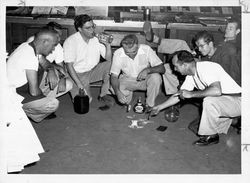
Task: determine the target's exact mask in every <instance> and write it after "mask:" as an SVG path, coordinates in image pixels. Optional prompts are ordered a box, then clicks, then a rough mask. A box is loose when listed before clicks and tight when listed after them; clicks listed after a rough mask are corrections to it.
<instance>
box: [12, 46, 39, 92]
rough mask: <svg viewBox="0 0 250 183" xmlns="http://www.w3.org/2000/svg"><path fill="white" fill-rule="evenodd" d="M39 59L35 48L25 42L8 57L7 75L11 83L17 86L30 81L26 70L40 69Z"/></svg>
mask: <svg viewBox="0 0 250 183" xmlns="http://www.w3.org/2000/svg"><path fill="white" fill-rule="evenodd" d="M38 67H39V60H38V57H37V56H36V55H35V51H34V49H33V48H32V47H31V46H30V45H29V43H27V42H25V43H23V44H21V45H20V46H19V47H18V48H17V49H16V50H15V51H14V52H13V53H12V54H11V55H10V56H9V58H8V61H7V77H8V80H9V83H10V85H13V86H14V87H15V88H18V87H20V86H23V85H24V84H26V83H27V82H28V80H27V77H26V72H25V70H35V71H38Z"/></svg>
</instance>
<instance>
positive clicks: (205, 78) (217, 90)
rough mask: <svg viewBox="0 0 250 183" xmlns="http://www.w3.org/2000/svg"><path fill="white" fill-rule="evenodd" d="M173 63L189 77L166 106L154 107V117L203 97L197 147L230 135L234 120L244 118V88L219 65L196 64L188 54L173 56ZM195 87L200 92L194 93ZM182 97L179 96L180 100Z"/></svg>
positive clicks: (179, 53)
mask: <svg viewBox="0 0 250 183" xmlns="http://www.w3.org/2000/svg"><path fill="white" fill-rule="evenodd" d="M173 55H174V56H173V59H172V63H173V65H174V68H175V70H176V71H178V72H180V73H181V74H182V75H186V79H185V81H184V83H183V84H182V86H181V89H180V91H178V92H177V93H176V94H174V95H172V96H171V97H170V98H169V99H168V100H167V101H165V102H164V103H162V104H160V105H157V106H155V107H153V109H152V111H151V114H152V115H157V114H158V113H159V112H160V111H161V110H162V109H164V108H167V107H169V106H172V105H174V104H176V103H178V102H179V101H180V99H186V98H204V100H203V109H202V116H201V120H200V126H199V130H198V136H199V137H200V138H199V140H197V141H195V142H194V143H193V144H194V145H199V146H205V145H211V144H217V143H218V142H219V135H218V134H219V133H225V134H226V133H227V131H228V129H229V127H230V125H231V123H232V118H234V117H237V116H240V115H241V87H240V86H239V85H238V84H237V83H236V82H235V81H234V80H233V79H232V78H231V77H230V76H229V75H228V74H227V73H226V72H225V70H224V69H223V68H222V67H221V66H220V65H219V64H217V63H213V62H208V61H204V62H196V61H195V59H194V58H193V56H192V54H190V53H189V52H187V51H183V50H182V51H177V52H175V53H174V54H173ZM194 88H197V89H198V90H196V91H193V89H194ZM178 96H179V97H178Z"/></svg>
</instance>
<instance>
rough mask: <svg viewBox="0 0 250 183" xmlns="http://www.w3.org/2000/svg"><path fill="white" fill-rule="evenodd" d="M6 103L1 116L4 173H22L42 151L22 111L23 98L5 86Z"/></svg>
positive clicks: (38, 158)
mask: <svg viewBox="0 0 250 183" xmlns="http://www.w3.org/2000/svg"><path fill="white" fill-rule="evenodd" d="M2 89H3V90H6V92H5V94H6V96H5V97H6V101H8V102H6V103H5V105H4V107H5V109H7V110H5V112H4V115H3V121H2V122H3V134H2V135H3V146H2V147H1V150H3V151H4V155H5V156H4V157H5V159H4V161H5V166H6V170H4V171H6V172H8V173H10V172H19V171H22V170H23V168H24V166H26V165H28V164H31V163H34V162H37V161H39V160H40V157H39V154H40V153H43V152H44V149H43V147H42V145H41V143H40V141H39V139H38V137H37V135H36V132H35V130H34V128H33V126H32V125H31V122H30V121H29V119H28V118H27V116H26V114H25V112H24V111H23V109H22V104H21V101H22V100H23V97H22V96H20V95H18V94H17V93H16V91H15V88H13V87H10V86H6V87H4V88H2Z"/></svg>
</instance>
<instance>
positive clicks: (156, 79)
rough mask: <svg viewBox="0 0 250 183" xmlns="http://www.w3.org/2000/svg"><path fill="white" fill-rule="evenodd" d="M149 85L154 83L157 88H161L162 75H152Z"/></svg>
mask: <svg viewBox="0 0 250 183" xmlns="http://www.w3.org/2000/svg"><path fill="white" fill-rule="evenodd" d="M147 83H148V84H151V83H153V84H154V85H156V86H160V85H161V83H162V79H161V75H160V74H158V73H154V74H150V75H149V78H148V81H147Z"/></svg>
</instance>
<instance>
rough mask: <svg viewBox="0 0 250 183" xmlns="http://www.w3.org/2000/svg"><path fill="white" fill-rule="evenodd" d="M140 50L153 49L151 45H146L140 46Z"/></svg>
mask: <svg viewBox="0 0 250 183" xmlns="http://www.w3.org/2000/svg"><path fill="white" fill-rule="evenodd" d="M139 48H140V49H142V50H145V51H147V50H149V49H152V48H151V47H150V46H149V45H146V44H140V45H139Z"/></svg>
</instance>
